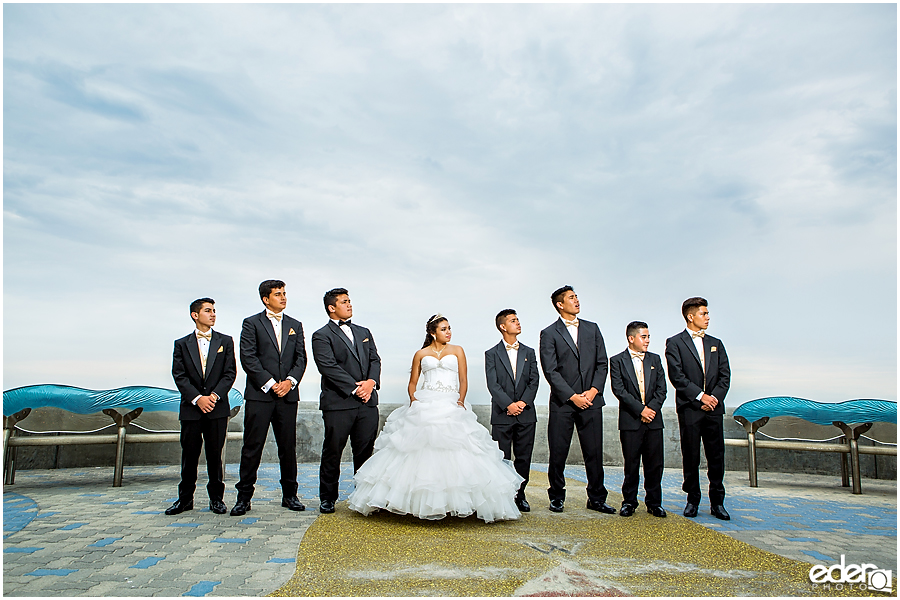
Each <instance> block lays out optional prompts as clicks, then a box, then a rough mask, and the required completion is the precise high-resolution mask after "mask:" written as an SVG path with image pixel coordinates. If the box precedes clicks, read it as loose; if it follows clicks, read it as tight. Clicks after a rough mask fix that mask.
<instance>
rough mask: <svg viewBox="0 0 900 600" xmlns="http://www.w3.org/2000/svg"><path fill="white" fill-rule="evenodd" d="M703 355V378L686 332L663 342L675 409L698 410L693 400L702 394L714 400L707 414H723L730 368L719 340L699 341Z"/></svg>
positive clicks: (697, 355)
mask: <svg viewBox="0 0 900 600" xmlns="http://www.w3.org/2000/svg"><path fill="white" fill-rule="evenodd" d="M703 354H704V355H705V357H706V377H705V378H704V377H703V366H702V365H701V363H700V355H699V354H698V353H697V347H696V346H694V341H693V340H692V339H691V335H690V334H689V333H688V332H687V331H682V332H681V333H679V334H678V335H673V336H672V337H670V338H669V339H667V340H666V364H667V365H668V369H669V381H671V382H672V386H673V387H674V388H675V408H676V410H678V411H682V410H685V409H693V410H702V409H701V408H700V407H701V406H702V405H703V404H702V403H701V402H700V401H699V400H697V396H698V395H700V392H706V393H707V394H709V395H710V396H715V397H716V398H717V399H718V400H719V403H718V404H717V405H716V407H715V408H714V409H713V410H712V411H710V414H713V415H723V414H725V394H727V393H728V387H729V386H730V385H731V367H730V366H729V364H728V355H727V354H726V353H725V346H723V345H722V340H720V339H718V338H714V337H713V336H711V335H706V336H705V337H704V338H703Z"/></svg>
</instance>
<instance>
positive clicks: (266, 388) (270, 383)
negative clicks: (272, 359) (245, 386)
mask: <svg viewBox="0 0 900 600" xmlns="http://www.w3.org/2000/svg"><path fill="white" fill-rule="evenodd" d="M273 385H275V380H274V379H269V380H268V381H267V382H266V385H264V386H262V391H263V393H264V394H268V393H269V390H271V389H272V386H273Z"/></svg>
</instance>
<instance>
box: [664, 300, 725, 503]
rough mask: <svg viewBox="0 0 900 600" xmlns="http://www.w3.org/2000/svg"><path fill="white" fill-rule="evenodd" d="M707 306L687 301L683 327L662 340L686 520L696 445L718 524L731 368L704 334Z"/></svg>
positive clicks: (695, 489) (696, 484) (694, 494)
mask: <svg viewBox="0 0 900 600" xmlns="http://www.w3.org/2000/svg"><path fill="white" fill-rule="evenodd" d="M707 306H708V304H707V302H706V300H704V299H703V298H699V297H695V298H688V299H687V300H685V301H684V303H683V304H682V305H681V314H682V316H684V320H685V322H686V323H687V328H686V329H685V330H684V331H682V332H681V333H679V334H678V335H675V336H672V337H670V338H669V339H667V340H666V363H667V364H668V368H669V381H671V382H672V386H673V387H674V388H675V408H676V410H677V412H678V430H679V432H680V434H681V455H682V466H683V470H684V483H683V484H682V487H681V489H682V490H684V491H685V492H687V495H688V496H687V504H686V505H685V507H684V516H686V517H696V516H697V507H698V505H699V504H700V471H699V469H700V443H701V441H702V443H703V449H704V451H705V452H706V463H707V469H708V470H707V471H706V474H707V477H708V478H709V503H710V506H711V512H712V514H713V516H714V517H716V518H717V519H722V520H724V521H728V520H729V519H731V517H730V516H729V515H728V511H726V510H725V506H724V501H725V485H724V483H723V482H722V479H723V477H724V475H725V429H724V424H723V416H724V415H725V394H727V393H728V387H729V386H730V385H731V367H730V365H729V364H728V355H727V354H726V353H725V346H723V345H722V340H720V339H717V338H714V337H712V336H711V335H706V328H707V327H709V309H708V308H707Z"/></svg>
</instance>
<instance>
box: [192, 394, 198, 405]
mask: <svg viewBox="0 0 900 600" xmlns="http://www.w3.org/2000/svg"><path fill="white" fill-rule="evenodd" d="M199 399H200V396H197V397H196V398H194V399H193V400H191V404H193V405H194V406H197V400H199Z"/></svg>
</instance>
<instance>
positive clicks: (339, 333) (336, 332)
mask: <svg viewBox="0 0 900 600" xmlns="http://www.w3.org/2000/svg"><path fill="white" fill-rule="evenodd" d="M328 324H329V325H330V326H331V332H332V333H333V334H334V335H336V336H338V337H339V338H341V341H342V342H344V344H346V346H347V347H348V348H350V352H351V353H352V354H353V356H354V357H355V358H356V360H357V361H358V362H359V364H360V366H362V361H361V360H359V352H358V351H357V350H356V344H355V342H356V332H354V331H353V325H350V333H353V334H354V335H353V342H354V343H351V342H350V339H349V338H348V337H347V334H345V333H344V332H343V330H342V329H341V328H340V327H339V326H338V325H336V324H335V322H334V321H332V320H331V319H328Z"/></svg>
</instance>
